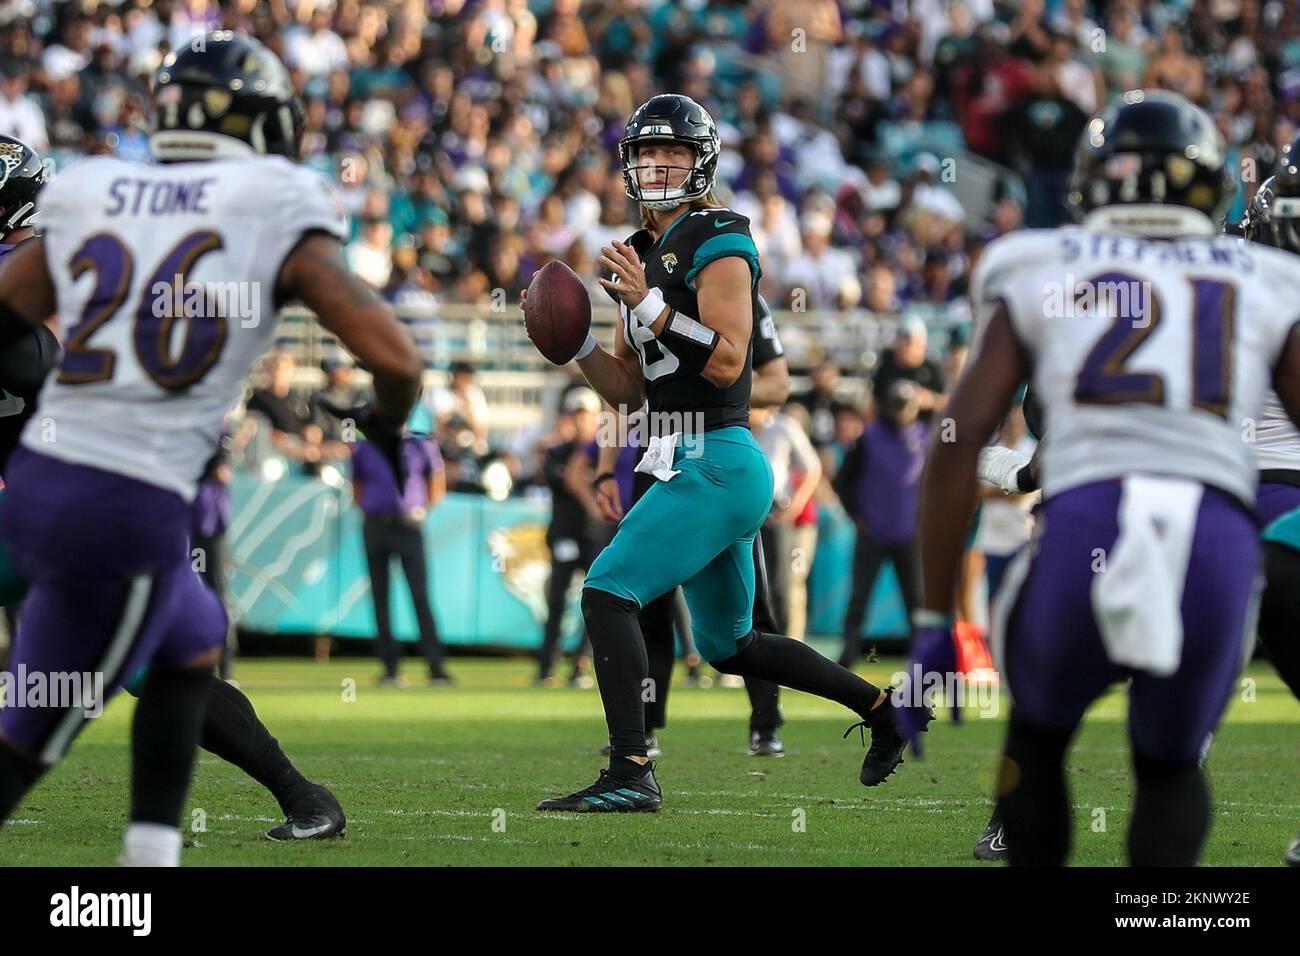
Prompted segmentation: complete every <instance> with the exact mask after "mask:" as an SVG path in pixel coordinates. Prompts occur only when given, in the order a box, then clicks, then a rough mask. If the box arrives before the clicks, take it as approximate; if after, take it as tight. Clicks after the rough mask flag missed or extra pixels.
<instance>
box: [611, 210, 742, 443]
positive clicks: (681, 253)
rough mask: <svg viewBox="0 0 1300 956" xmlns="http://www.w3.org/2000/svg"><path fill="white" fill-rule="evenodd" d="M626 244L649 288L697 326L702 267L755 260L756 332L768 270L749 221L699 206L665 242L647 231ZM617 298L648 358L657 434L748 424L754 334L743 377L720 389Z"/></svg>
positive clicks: (631, 336) (628, 329) (624, 325)
mask: <svg viewBox="0 0 1300 956" xmlns="http://www.w3.org/2000/svg"><path fill="white" fill-rule="evenodd" d="M627 244H628V245H630V246H631V247H632V248H633V249H635V250H636V254H637V256H639V257H640V259H641V262H642V264H643V265H644V266H645V274H646V285H647V287H648V288H651V289H653V288H658V289H659V291H660V292H661V293H662V294H663V297H664V302H666V303H667V305H668V306H669V307H670V308H672V309H674V310H676V311H677V312H679V313H680V314H681V315H683V316H687V317H689V318H691V319H693V320H695V321H696V322H698V321H699V318H700V313H699V305H698V304H697V302H696V298H695V280H696V277H697V276H698V275H699V273H700V270H701V269H703V268H704V267H705V266H707V265H708V264H709V263H711V262H714V261H716V260H718V259H723V258H726V257H727V256H739V257H741V258H743V259H744V260H745V261H746V262H748V263H749V269H750V276H751V282H750V290H751V292H750V295H751V299H752V303H751V307H752V309H753V316H754V330H755V331H757V329H758V323H759V321H760V317H761V315H762V312H763V308H762V306H761V305H760V300H759V296H758V279H759V276H760V275H761V274H762V273H761V270H760V268H759V264H758V248H757V247H756V246H755V245H754V240H753V238H752V237H751V236H750V234H749V220H748V219H747V218H746V217H745V216H742V215H740V214H739V213H736V212H733V211H732V210H730V209H724V208H719V207H714V208H709V209H699V210H695V211H692V212H688V213H686V214H685V215H683V216H681V217H680V218H678V219H676V220H674V221H673V223H672V224H671V225H670V226H669V227H668V230H667V231H666V232H665V233H664V234H663V235H662V236H660V238H659V240H658V241H655V240H654V237H653V236H652V235H651V233H650V232H649V230H646V229H642V230H639V231H638V232H636V233H634V234H633V235H632V236H631V237H630V238H629V239H628V240H627ZM611 298H614V300H615V302H617V303H618V305H619V316H620V319H621V321H620V323H619V326H620V334H621V335H622V336H623V339H624V341H625V342H627V344H628V345H630V346H631V347H632V349H633V350H634V351H635V352H636V353H637V356H638V358H639V359H640V361H641V370H642V372H643V374H644V375H645V390H646V402H647V404H648V406H649V426H650V434H651V435H652V436H659V435H666V434H668V433H670V432H672V431H685V432H697V431H713V430H714V429H717V428H726V427H728V426H731V425H743V426H745V427H746V428H747V427H749V392H750V371H751V368H752V364H753V335H752V334H751V336H750V342H749V344H748V345H747V346H746V350H745V364H744V368H743V369H742V370H741V373H740V375H739V377H737V379H736V380H735V381H734V382H732V383H731V384H730V385H728V386H726V387H719V386H717V385H714V384H712V383H711V382H709V381H707V380H706V379H705V378H704V377H703V376H701V375H699V374H698V373H695V372H692V371H690V370H689V369H686V368H683V367H682V365H681V362H680V361H679V360H678V358H677V356H676V355H674V354H673V353H672V350H671V346H670V345H668V344H666V343H665V341H664V337H663V336H658V337H656V336H655V335H654V334H653V333H652V332H651V331H650V330H649V329H646V328H643V327H641V326H640V325H638V324H637V323H636V322H633V321H632V320H631V316H630V314H629V311H628V308H627V306H625V305H623V304H622V302H620V301H619V300H618V299H617V297H615V296H613V295H612V293H611ZM669 321H670V322H671V321H672V320H671V319H670V320H669Z"/></svg>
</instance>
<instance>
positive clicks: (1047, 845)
mask: <svg viewBox="0 0 1300 956" xmlns="http://www.w3.org/2000/svg"><path fill="white" fill-rule="evenodd" d="M1073 734H1074V730H1073V728H1071V729H1069V730H1059V729H1057V728H1052V727H1035V726H1033V725H1031V724H1027V723H1024V722H1023V721H1020V720H1017V719H1016V715H1015V714H1014V713H1013V714H1012V715H1011V721H1010V725H1009V726H1008V728H1007V743H1006V748H1005V750H1004V751H1003V757H1002V769H1001V772H1000V773H999V775H998V794H999V797H998V813H999V814H1000V815H1001V817H1002V827H1003V830H1004V831H1005V832H1006V837H1007V846H1008V859H1009V862H1010V863H1011V865H1012V866H1062V865H1064V863H1065V859H1066V857H1067V856H1069V854H1070V838H1071V834H1070V794H1069V789H1068V788H1067V786H1066V783H1065V752H1066V750H1067V749H1068V748H1069V746H1070V737H1071V736H1073Z"/></svg>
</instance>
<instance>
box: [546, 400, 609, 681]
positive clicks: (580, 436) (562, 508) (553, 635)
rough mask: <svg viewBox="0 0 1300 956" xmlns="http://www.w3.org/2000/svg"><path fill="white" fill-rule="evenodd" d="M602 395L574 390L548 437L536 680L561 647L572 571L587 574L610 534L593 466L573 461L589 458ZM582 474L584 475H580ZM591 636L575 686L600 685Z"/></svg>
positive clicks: (577, 664) (578, 660)
mask: <svg viewBox="0 0 1300 956" xmlns="http://www.w3.org/2000/svg"><path fill="white" fill-rule="evenodd" d="M600 409H601V403H600V398H599V397H598V396H597V395H596V393H595V392H593V391H592V390H591V389H589V388H579V389H574V390H572V391H570V392H569V393H568V394H567V395H565V397H564V406H563V408H562V409H561V412H560V415H559V417H558V418H557V419H556V422H555V429H556V433H555V436H554V440H553V441H551V442H550V443H549V447H548V448H547V450H546V453H545V459H544V461H543V465H542V471H543V475H544V477H545V481H546V485H547V487H548V488H549V489H550V491H551V523H550V525H549V527H548V528H547V529H546V546H547V548H549V549H550V552H551V576H550V583H549V584H548V585H547V589H546V627H545V628H544V630H543V635H542V645H541V647H540V648H539V649H538V652H537V663H538V672H537V681H538V683H540V684H550V682H551V679H552V672H553V671H554V670H555V665H556V659H557V658H558V656H559V651H560V637H561V634H560V627H561V625H562V624H563V621H564V616H565V612H566V611H567V610H568V606H569V601H568V598H569V586H570V585H571V584H572V583H573V576H574V575H575V574H576V573H578V572H579V571H581V572H582V573H583V574H584V575H585V574H586V573H587V569H588V568H590V567H591V563H592V562H593V561H595V560H596V555H598V554H599V553H600V550H601V548H603V547H604V546H605V543H606V542H607V541H608V540H609V528H608V526H607V525H605V523H604V522H603V521H601V518H600V512H599V510H598V509H597V507H596V501H595V492H594V491H593V490H592V487H591V479H590V478H588V477H586V475H585V472H586V471H589V468H588V469H576V468H574V467H573V464H574V459H575V458H579V459H582V460H583V461H586V460H587V454H586V448H587V446H588V445H590V444H591V443H592V442H594V441H595V440H596V430H597V427H598V425H599V423H600ZM575 475H580V477H575ZM590 669H591V641H590V640H589V639H588V637H587V635H586V633H585V630H584V633H583V636H582V644H581V646H580V647H579V648H578V651H577V653H576V654H575V655H574V660H573V673H572V674H571V675H570V677H569V684H570V686H579V687H593V686H595V684H594V681H593V680H592V678H591V676H590V674H589V673H588V672H589V671H590Z"/></svg>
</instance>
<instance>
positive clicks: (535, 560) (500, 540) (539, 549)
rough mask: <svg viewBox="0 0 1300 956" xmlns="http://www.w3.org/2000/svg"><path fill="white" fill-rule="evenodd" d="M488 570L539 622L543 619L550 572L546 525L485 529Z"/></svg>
mask: <svg viewBox="0 0 1300 956" xmlns="http://www.w3.org/2000/svg"><path fill="white" fill-rule="evenodd" d="M488 547H489V548H491V551H492V570H494V571H496V572H497V574H499V575H501V580H502V581H503V582H504V583H505V586H506V589H507V590H508V591H509V592H510V593H511V594H512V595H514V596H515V597H516V598H517V599H518V600H519V601H520V602H521V603H523V604H524V605H525V606H526V607H527V608H528V610H529V612H530V613H531V614H532V615H533V617H534V618H536V619H537V620H538V621H539V622H543V621H545V620H546V579H547V577H548V576H549V575H550V573H551V550H550V548H548V547H547V546H546V526H545V525H541V524H518V525H514V526H513V527H508V528H494V529H492V530H491V531H489V532H488Z"/></svg>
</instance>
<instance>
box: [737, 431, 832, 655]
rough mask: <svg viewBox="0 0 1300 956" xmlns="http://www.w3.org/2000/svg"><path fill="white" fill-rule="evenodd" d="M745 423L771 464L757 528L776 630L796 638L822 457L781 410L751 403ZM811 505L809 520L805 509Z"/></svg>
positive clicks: (802, 627) (800, 634) (804, 619)
mask: <svg viewBox="0 0 1300 956" xmlns="http://www.w3.org/2000/svg"><path fill="white" fill-rule="evenodd" d="M749 424H750V428H752V429H753V431H754V438H755V439H757V441H758V443H759V445H761V446H762V448H763V452H764V453H765V454H766V455H767V460H768V463H769V464H770V465H771V466H772V476H773V488H774V491H773V495H774V499H775V500H774V501H773V502H772V511H771V513H770V514H769V515H768V517H767V521H766V522H764V524H763V527H762V529H761V534H762V537H763V557H764V560H765V562H766V564H767V579H768V596H769V598H770V600H771V602H772V615H773V617H774V618H775V619H776V626H777V631H778V632H779V633H781V634H785V635H787V636H789V637H793V638H795V639H796V640H800V641H801V640H803V638H804V634H805V631H806V626H807V623H808V571H809V569H810V568H811V566H812V554H813V551H814V550H815V549H816V547H817V523H816V505H815V504H813V495H814V494H815V493H816V491H817V486H818V485H819V484H820V483H821V479H822V463H821V459H820V458H818V457H817V452H815V451H814V450H813V446H812V443H811V442H810V441H809V440H808V436H807V435H806V434H805V433H804V430H803V428H802V427H801V426H800V425H799V423H798V422H796V421H795V420H794V418H792V417H791V416H790V415H788V414H786V413H785V412H784V411H781V410H780V409H776V408H772V407H761V408H760V407H757V406H756V407H754V408H751V409H750V412H749ZM810 505H811V506H812V510H813V520H812V521H808V520H807V518H808V516H807V515H806V514H805V512H806V511H807V510H808V509H809V506H810Z"/></svg>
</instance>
